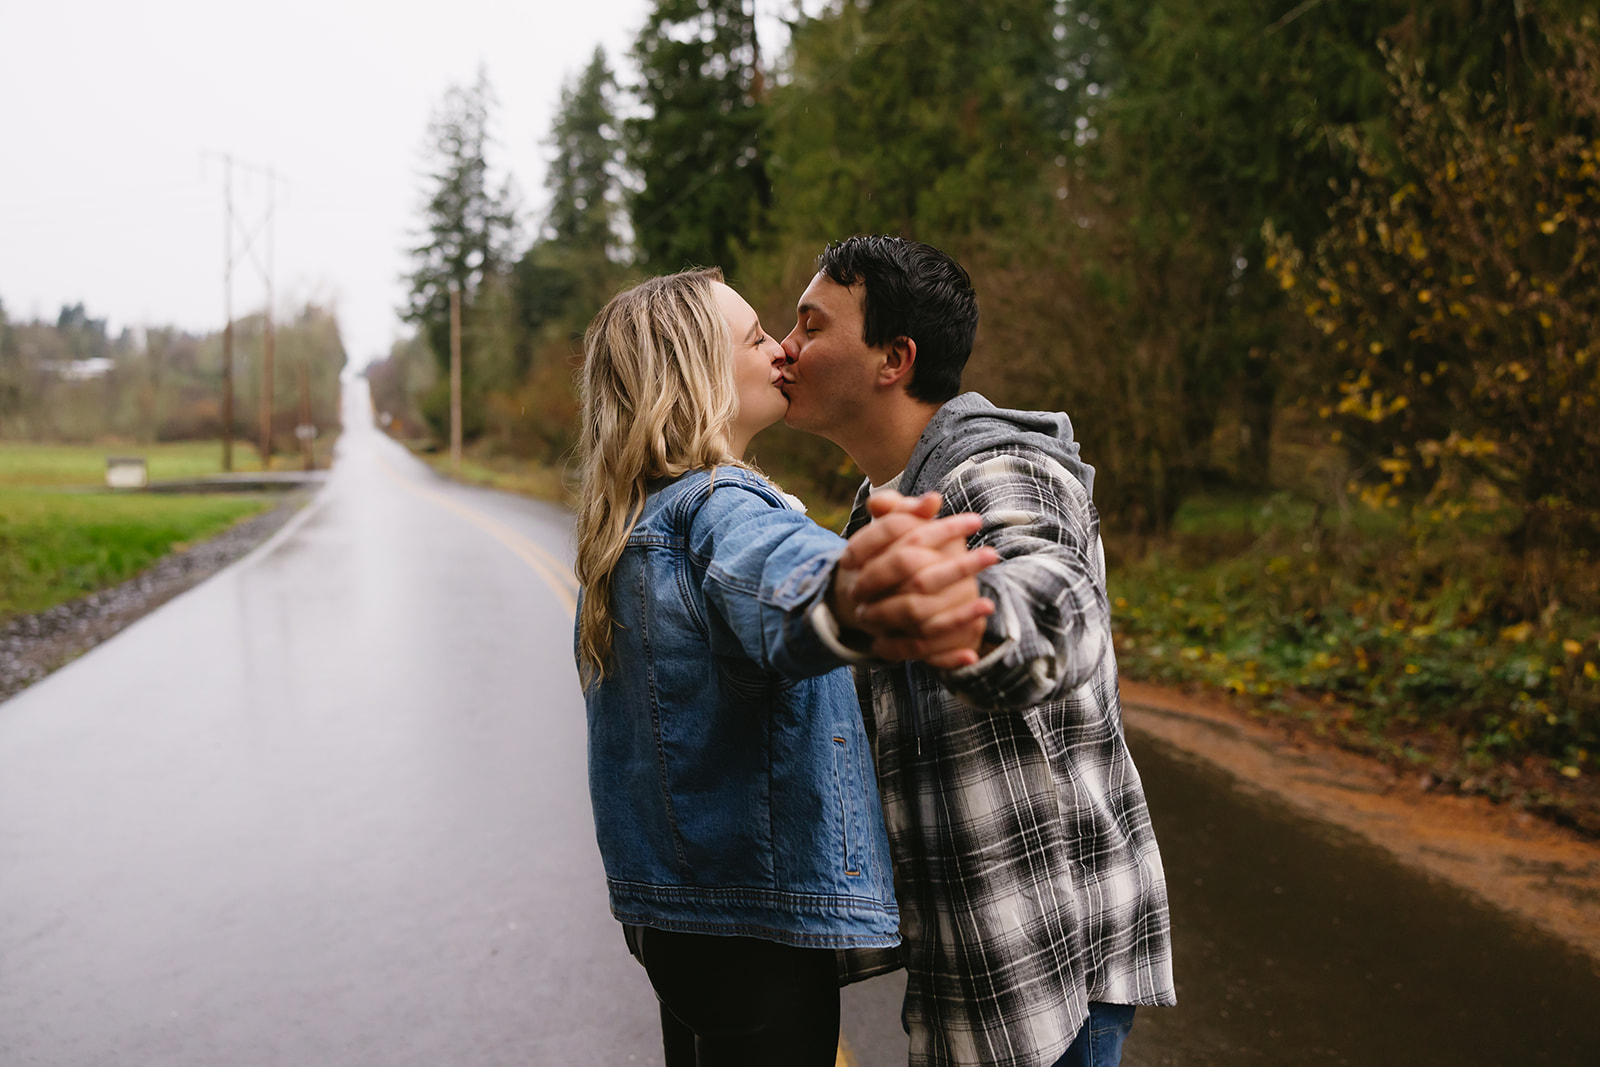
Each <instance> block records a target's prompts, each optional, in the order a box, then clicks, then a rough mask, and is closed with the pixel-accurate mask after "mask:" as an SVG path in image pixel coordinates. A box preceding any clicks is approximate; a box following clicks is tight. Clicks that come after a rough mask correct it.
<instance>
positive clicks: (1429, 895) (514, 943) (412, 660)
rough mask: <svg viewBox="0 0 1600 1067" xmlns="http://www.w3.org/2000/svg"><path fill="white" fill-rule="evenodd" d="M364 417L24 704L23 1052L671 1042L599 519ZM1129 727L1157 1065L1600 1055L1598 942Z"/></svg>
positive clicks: (322, 1061) (27, 1059)
mask: <svg viewBox="0 0 1600 1067" xmlns="http://www.w3.org/2000/svg"><path fill="white" fill-rule="evenodd" d="M345 426H346V429H345V433H344V435H343V437H342V439H341V441H340V443H339V451H338V461H337V463H336V464H335V466H334V469H333V472H332V474H331V476H330V478H329V480H328V483H327V485H326V486H325V488H324V489H323V490H322V491H321V493H320V494H319V496H318V497H317V498H316V500H315V501H314V503H312V504H311V505H310V506H309V507H308V508H307V509H306V510H305V511H303V512H302V513H301V514H300V516H298V517H297V518H296V519H295V520H294V521H293V522H292V523H291V524H290V525H289V526H287V527H285V528H284V529H283V530H282V531H281V532H280V533H279V535H278V536H276V537H275V538H274V539H273V540H272V541H270V542H268V544H266V545H264V546H262V548H261V549H258V550H257V551H256V552H255V553H254V554H253V555H251V556H250V557H248V558H247V559H245V560H243V561H241V562H240V563H238V564H236V565H235V566H233V567H231V568H229V569H228V570H226V571H224V572H222V573H221V574H219V575H218V576H217V577H215V578H213V579H212V580H210V581H208V582H206V583H204V584H203V585H201V586H199V587H197V588H195V589H194V590H192V591H190V592H189V593H187V594H185V595H184V596H182V597H179V598H178V599H176V600H174V601H172V602H171V603H169V604H167V605H166V606H165V607H163V608H161V609H159V610H158V611H156V612H154V613H153V614H151V615H150V616H148V617H147V618H145V619H143V620H142V621H140V622H139V623H137V624H135V625H134V626H132V627H130V628H128V629H127V630H125V631H124V632H123V633H121V634H119V635H118V636H117V637H115V638H114V639H112V640H111V641H109V642H107V643H105V644H104V645H102V646H100V647H99V648H97V649H95V650H94V651H92V652H90V653H89V654H88V655H86V656H84V657H83V658H81V659H80V660H78V661H77V662H75V663H73V664H72V665H70V666H68V667H66V668H64V669H63V670H61V671H59V672H57V673H56V674H54V675H52V676H51V677H49V678H47V679H45V680H44V681H43V682H41V683H39V684H38V685H36V686H34V687H33V688H31V689H29V690H26V691H25V692H23V693H22V694H20V695H18V696H17V697H15V698H14V699H12V700H11V701H9V702H7V703H4V704H0V1067H14V1065H21V1064H44V1065H50V1067H59V1065H89V1064H94V1065H100V1064H114V1065H124V1064H150V1065H162V1067H166V1065H172V1067H189V1065H195V1067H199V1065H211V1067H216V1065H222V1067H255V1065H283V1067H312V1065H330V1067H331V1065H341V1067H342V1065H374V1067H402V1065H428V1067H447V1065H462V1067H479V1065H483V1067H488V1065H499V1064H507V1065H510V1064H516V1065H522V1067H527V1065H535V1067H565V1065H589V1064H596V1065H613V1064H628V1063H639V1064H658V1063H660V1061H661V1055H660V1051H659V1048H660V1046H659V1036H658V1024H657V1016H656V1010H655V1002H654V997H653V995H652V993H651V990H650V986H649V983H648V981H647V980H646V978H645V975H644V972H643V970H642V969H641V968H640V967H639V966H638V965H637V964H636V963H634V962H633V960H632V959H631V958H630V957H629V956H628V954H627V952H626V950H625V948H624V947H623V944H622V938H621V936H620V934H619V932H618V929H617V926H616V924H615V923H614V922H613V921H612V919H611V918H610V915H609V914H608V912H607V910H606V903H605V887H604V878H603V875H602V871H601V867H600V861H599V856H598V854H597V853H596V850H595V845H594V837H593V827H592V823H591V820H590V813H589V805H588V792H587V787H586V781H585V768H584V724H583V704H582V700H581V697H580V694H579V689H578V683H577V676H576V671H575V669H574V667H573V662H572V652H571V648H572V630H571V627H572V612H573V601H574V595H575V589H574V585H573V580H572V576H571V572H570V569H569V561H570V558H571V546H570V520H569V518H568V516H567V515H566V513H565V512H563V511H562V510H561V509H559V508H557V507H555V506H552V505H547V504H540V503H537V502H532V501H527V500H523V499H519V498H515V497H511V496H508V495H505V494H500V493H494V492H490V491H487V490H477V489H471V488H467V487H463V486H459V485H455V484H452V483H450V482H447V481H445V480H443V479H440V478H439V477H437V476H436V475H434V474H433V473H432V472H431V471H430V470H429V469H428V468H426V467H425V466H424V465H422V464H421V463H419V462H417V461H416V460H414V459H413V458H412V457H411V456H410V455H409V454H407V452H406V451H405V449H403V448H402V447H401V446H399V445H397V444H395V443H394V442H392V441H390V440H388V439H387V438H386V437H384V436H383V435H382V434H380V433H378V432H377V431H376V430H374V429H373V427H372V425H371V413H370V406H369V404H368V401H367V394H366V389H365V383H363V382H359V381H358V382H355V383H352V385H351V386H350V387H348V389H347V392H346V410H345ZM1132 743H1133V745H1134V749H1135V753H1136V757H1137V758H1138V760H1139V763H1140V766H1141V768H1142V771H1143V775H1144V778H1145V780H1146V783H1147V787H1148V789H1149V793H1150V801H1151V809H1152V813H1153V816H1154V818H1155V822H1156V828H1157V832H1158V835H1159V837H1160V840H1161V843H1162V850H1163V854H1164V855H1165V857H1166V862H1167V870H1168V878H1169V884H1170V886H1171V891H1172V898H1173V918H1174V924H1175V938H1176V948H1177V970H1178V981H1179V990H1180V997H1181V998H1182V1001H1183V1003H1182V1005H1181V1006H1180V1007H1179V1008H1177V1009H1173V1010H1150V1011H1145V1012H1142V1013H1141V1014H1140V1017H1139V1020H1138V1022H1137V1024H1136V1026H1135V1028H1134V1035H1133V1038H1132V1040H1131V1041H1130V1043H1129V1046H1128V1050H1127V1055H1126V1057H1125V1059H1124V1063H1126V1064H1128V1065H1129V1067H1147V1065H1151V1067H1153V1065H1158V1064H1174V1065H1199V1064H1229V1065H1237V1064H1260V1065H1263V1067H1274V1065H1287V1064H1302V1063H1303V1064H1363V1065H1388V1064H1396V1065H1399V1064H1404V1065H1407V1067H1413V1065H1431V1064H1439V1065H1445V1064H1449V1065H1451V1067H1459V1065H1461V1064H1535V1063H1537V1064H1544V1063H1549V1064H1563V1065H1565V1064H1572V1065H1579V1064H1583V1065H1588V1067H1593V1065H1595V1064H1600V1029H1597V1028H1596V1027H1595V1025H1594V1019H1595V1011H1596V1005H1600V979H1597V977H1596V974H1595V971H1594V968H1593V966H1592V965H1591V964H1590V963H1589V962H1588V961H1587V960H1585V959H1582V958H1580V957H1578V956H1577V955H1576V954H1575V953H1572V952H1570V951H1567V950H1565V949H1563V948H1562V947H1561V946H1559V945H1556V944H1554V943H1552V942H1550V941H1548V940H1547V939H1543V938H1541V937H1539V936H1537V935H1534V934H1532V933H1529V932H1528V931H1526V930H1523V929H1521V928H1519V927H1516V926H1514V925H1512V924H1511V923H1509V922H1508V921H1506V920H1504V919H1503V918H1501V917H1500V916H1499V915H1498V914H1497V913H1494V912H1491V911H1489V910H1488V909H1486V908H1483V907H1481V906H1479V905H1476V904H1474V903H1472V902H1470V901H1468V900H1467V899H1465V898H1464V897H1462V896H1460V895H1459V894H1456V893H1454V892H1453V891H1451V890H1449V889H1448V888H1444V887H1440V886H1437V885H1434V884H1431V883H1428V882H1426V881H1424V880H1423V879H1420V878H1418V877H1416V876H1414V875H1412V874H1410V873H1409V872H1407V871H1405V870H1402V869H1400V868H1399V867H1397V866H1395V865H1394V864H1393V863H1392V862H1391V861H1389V860H1388V859H1387V858H1386V857H1385V856H1384V855H1383V854H1381V853H1379V852H1378V851H1377V850H1376V849H1373V848H1369V847H1367V846H1365V845H1363V844H1361V843H1359V842H1355V841H1351V840H1349V839H1346V838H1341V837H1338V836H1335V835H1330V834H1328V833H1327V832H1325V831H1323V830H1321V829H1320V828H1319V827H1317V826H1316V825H1314V824H1312V823H1309V822H1307V821H1305V820H1302V819H1298V818H1296V817H1293V816H1290V815H1287V814H1285V813H1284V812H1283V811H1282V810H1281V809H1280V808H1279V807H1277V806H1274V805H1272V804H1271V803H1270V802H1266V801H1261V800H1259V799H1256V798H1252V797H1250V796H1248V795H1246V794H1243V793H1241V792H1239V791H1238V790H1235V789H1234V788H1232V785H1231V783H1230V782H1229V781H1228V779H1227V778H1226V776H1224V775H1221V774H1220V773H1218V772H1214V771H1210V770H1207V769H1205V768H1203V767H1198V766H1196V765H1194V764H1193V763H1191V762H1190V761H1187V760H1185V759H1182V758H1179V757H1177V756H1176V755H1175V754H1174V753H1172V752H1170V751H1167V750H1164V749H1160V748H1157V747H1154V745H1153V744H1152V743H1150V742H1146V741H1143V740H1142V739H1140V738H1138V737H1134V738H1133V739H1132ZM1597 906H1600V903H1597ZM903 984H904V983H903V979H902V978H899V977H898V976H889V977H886V978H882V979H877V980H874V981H873V982H869V983H866V984H865V985H863V986H859V987H852V988H851V989H849V990H847V991H846V994H845V1001H844V1010H843V1018H844V1042H843V1046H844V1047H843V1050H842V1052H841V1061H842V1062H845V1063H849V1064H854V1065H856V1067H896V1065H899V1064H903V1063H904V1057H905V1038H904V1035H903V1034H902V1033H901V1031H900V1027H899V1020H898V1015H899V995H900V990H901V989H903Z"/></svg>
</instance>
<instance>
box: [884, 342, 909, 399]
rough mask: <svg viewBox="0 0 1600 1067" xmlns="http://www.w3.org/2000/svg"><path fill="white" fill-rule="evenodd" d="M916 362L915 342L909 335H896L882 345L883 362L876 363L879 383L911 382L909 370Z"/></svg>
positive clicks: (903, 384) (904, 384) (898, 383)
mask: <svg viewBox="0 0 1600 1067" xmlns="http://www.w3.org/2000/svg"><path fill="white" fill-rule="evenodd" d="M916 362H917V342H915V341H913V340H912V339H911V338H909V337H896V338H895V339H894V340H893V341H890V342H889V343H888V344H886V345H884V346H883V362H882V363H880V364H879V365H878V384H879V385H898V386H900V387H901V388H905V387H907V386H909V385H910V384H911V371H912V369H913V368H914V367H915V366H916Z"/></svg>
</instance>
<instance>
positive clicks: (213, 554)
mask: <svg viewBox="0 0 1600 1067" xmlns="http://www.w3.org/2000/svg"><path fill="white" fill-rule="evenodd" d="M311 495H312V494H311V492H310V491H307V490H294V491H291V492H289V493H287V494H285V495H284V496H283V497H282V499H281V500H280V501H279V502H278V504H277V506H276V507H274V508H272V509H271V510H269V511H264V512H262V513H261V514H259V515H256V516H254V517H252V518H249V519H246V520H244V521H243V522H241V523H238V524H237V525H234V526H231V527H229V528H228V529H226V530H224V531H223V532H222V533H220V534H218V535H217V536H215V537H212V538H208V539H206V540H204V541H201V542H198V543H197V544H194V545H191V546H189V547H188V548H187V549H185V550H183V551H181V552H173V553H171V554H170V555H167V556H163V557H162V558H161V559H160V560H159V561H158V562H157V563H156V564H155V565H154V566H152V567H150V568H149V569H148V570H146V571H145V572H144V573H142V574H139V575H137V576H136V577H133V578H130V579H128V580H127V581H126V582H123V583H122V584H120V585H114V586H112V587H111V588H109V589H102V590H100V591H99V592H96V593H90V594H89V595H88V596H84V597H80V598H78V599H77V600H72V601H68V602H67V603H65V604H58V605H56V606H55V607H53V608H50V609H48V610H46V611H41V612H38V613H37V614H33V615H18V616H15V617H14V618H11V619H9V620H7V621H6V622H4V623H0V700H6V699H8V698H10V697H12V696H14V695H16V694H17V693H19V692H21V691H22V690H23V689H26V688H27V687H28V686H30V685H32V684H33V683H34V682H37V681H38V680H39V679H41V678H43V677H44V676H45V675H47V674H49V673H50V672H51V671H54V670H57V669H58V668H60V667H63V666H65V665H66V664H68V663H70V662H71V661H72V660H74V659H77V658H78V657H79V656H81V655H83V654H84V653H85V652H87V651H89V650H90V649H91V648H93V647H94V646H95V645H98V644H99V643H100V642H102V641H104V640H106V639H107V638H109V637H111V636H113V635H114V634H116V633H117V632H118V631H120V630H122V629H124V628H126V627H128V626H130V625H132V624H133V623H135V622H137V621H138V620H139V619H141V618H143V617H144V616H145V615H147V614H149V613H150V612H152V611H154V610H155V609H156V608H158V607H160V606H161V605H162V604H165V603H166V602H167V601H169V600H171V599H172V598H173V597H175V596H177V595H178V594H179V593H182V592H185V591H187V590H189V589H192V588H193V587H195V586H196V585H199V584H200V583H201V582H203V581H205V580H206V579H207V578H209V577H211V576H212V575H213V574H216V573H217V572H218V571H220V570H222V568H224V567H226V566H227V565H228V564H230V563H233V562H234V561H235V560H238V559H241V558H243V557H244V556H245V555H246V554H247V553H248V552H249V551H250V550H251V549H253V548H255V547H256V546H257V545H259V544H261V543H262V542H263V541H265V540H266V539H267V538H269V537H271V536H272V535H273V534H274V533H276V532H277V531H278V529H279V528H280V527H282V526H283V525H284V524H285V523H287V522H288V521H289V520H290V519H291V518H293V517H294V516H295V514H296V513H297V512H298V511H299V510H300V509H301V508H302V507H304V506H305V505H306V504H307V503H308V502H309V501H310V499H311Z"/></svg>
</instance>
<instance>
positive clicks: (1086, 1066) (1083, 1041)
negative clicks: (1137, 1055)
mask: <svg viewBox="0 0 1600 1067" xmlns="http://www.w3.org/2000/svg"><path fill="white" fill-rule="evenodd" d="M1132 1029H1133V1005H1132V1004H1102V1003H1100V1002H1099V1001H1090V1002H1089V1018H1088V1019H1086V1020H1085V1021H1084V1024H1083V1029H1082V1030H1079V1031H1078V1036H1077V1038H1076V1039H1074V1040H1073V1042H1072V1045H1071V1047H1070V1048H1068V1049H1067V1054H1066V1055H1065V1056H1062V1057H1061V1058H1060V1059H1059V1060H1057V1061H1056V1067H1117V1065H1118V1064H1119V1063H1121V1062H1122V1043H1123V1042H1124V1041H1126V1040H1128V1031H1129V1030H1132Z"/></svg>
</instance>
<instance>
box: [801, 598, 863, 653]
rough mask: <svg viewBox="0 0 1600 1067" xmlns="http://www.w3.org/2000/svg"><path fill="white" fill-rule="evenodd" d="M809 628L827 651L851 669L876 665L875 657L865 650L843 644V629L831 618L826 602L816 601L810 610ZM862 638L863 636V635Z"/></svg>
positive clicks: (831, 614) (836, 620)
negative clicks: (870, 664) (871, 664)
mask: <svg viewBox="0 0 1600 1067" xmlns="http://www.w3.org/2000/svg"><path fill="white" fill-rule="evenodd" d="M811 627H812V629H814V630H816V632H817V636H818V637H819V638H821V639H822V643H823V644H824V645H826V646H827V647H828V651H829V652H832V653H833V654H834V655H835V656H838V657H839V658H840V659H842V660H844V661H845V662H846V663H848V664H850V665H851V666H853V667H860V666H864V665H865V664H868V663H876V662H878V659H877V657H876V656H874V655H872V653H871V652H870V651H868V650H866V649H861V648H852V647H851V646H850V645H848V644H846V643H845V636H844V631H843V629H842V628H841V627H840V626H839V620H838V619H836V618H834V617H833V611H832V610H831V609H830V608H829V607H828V602H827V600H818V601H817V604H816V606H815V607H813V608H812V609H811ZM863 636H864V635H863Z"/></svg>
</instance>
